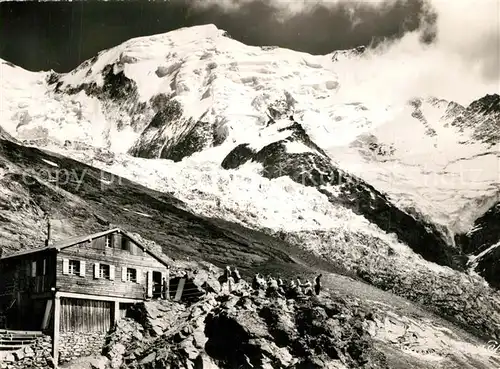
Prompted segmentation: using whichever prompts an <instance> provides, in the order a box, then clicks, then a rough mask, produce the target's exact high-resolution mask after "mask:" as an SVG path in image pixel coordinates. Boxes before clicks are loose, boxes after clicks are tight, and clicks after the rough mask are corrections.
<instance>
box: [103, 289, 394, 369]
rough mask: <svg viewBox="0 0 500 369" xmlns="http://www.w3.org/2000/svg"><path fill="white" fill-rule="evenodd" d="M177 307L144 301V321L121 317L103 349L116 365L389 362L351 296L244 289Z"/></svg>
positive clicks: (368, 364) (273, 365)
mask: <svg viewBox="0 0 500 369" xmlns="http://www.w3.org/2000/svg"><path fill="white" fill-rule="evenodd" d="M176 306H177V305H176V304H175V303H170V302H150V303H146V304H144V305H142V306H140V307H139V310H140V311H142V312H143V314H142V315H139V316H137V318H138V321H140V322H141V323H140V324H139V323H138V322H137V321H134V320H130V319H127V320H124V321H122V322H121V323H120V324H119V325H118V326H117V328H116V329H115V331H114V332H113V333H111V334H110V336H109V344H108V346H107V347H106V350H105V351H106V353H107V356H108V357H109V359H110V362H111V363H112V367H113V368H160V367H161V368H168V367H170V368H213V369H217V368H220V369H223V368H227V369H230V368H269V369H271V368H273V369H275V368H297V369H298V368H318V369H319V368H347V367H348V368H358V367H359V368H361V367H362V368H388V366H387V364H386V362H385V359H384V355H383V354H382V353H381V352H380V351H378V350H377V349H376V348H375V346H374V344H373V341H372V338H371V337H370V335H369V334H368V331H367V329H368V327H369V325H370V324H369V323H368V320H369V319H370V314H369V312H366V311H361V310H360V309H358V308H355V307H353V306H350V304H349V303H347V302H346V301H341V300H339V301H324V300H320V299H317V298H315V297H311V298H308V299H304V300H293V299H289V300H286V299H284V298H266V297H261V296H257V295H250V294H248V293H243V294H241V296H237V295H234V294H231V295H224V294H220V295H215V294H209V295H208V296H207V297H206V298H205V299H203V300H202V301H199V302H197V303H195V304H194V305H192V306H190V307H189V308H186V309H182V308H181V309H178V308H177V307H176ZM144 312H147V313H144ZM159 320H161V321H162V324H161V327H160V326H159V325H158V321H159ZM160 332H162V333H161V334H160ZM138 336H139V337H138Z"/></svg>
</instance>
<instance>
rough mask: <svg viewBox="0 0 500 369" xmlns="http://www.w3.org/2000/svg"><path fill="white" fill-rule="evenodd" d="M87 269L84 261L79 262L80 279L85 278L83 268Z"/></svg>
mask: <svg viewBox="0 0 500 369" xmlns="http://www.w3.org/2000/svg"><path fill="white" fill-rule="evenodd" d="M86 267H87V264H86V263H85V261H83V260H82V261H80V277H85V268H86Z"/></svg>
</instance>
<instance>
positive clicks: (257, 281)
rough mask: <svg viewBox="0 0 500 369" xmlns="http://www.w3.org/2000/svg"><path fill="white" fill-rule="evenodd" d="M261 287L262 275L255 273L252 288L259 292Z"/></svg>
mask: <svg viewBox="0 0 500 369" xmlns="http://www.w3.org/2000/svg"><path fill="white" fill-rule="evenodd" d="M259 287H260V275H259V273H255V275H254V276H253V279H252V288H253V289H254V290H258V289H259Z"/></svg>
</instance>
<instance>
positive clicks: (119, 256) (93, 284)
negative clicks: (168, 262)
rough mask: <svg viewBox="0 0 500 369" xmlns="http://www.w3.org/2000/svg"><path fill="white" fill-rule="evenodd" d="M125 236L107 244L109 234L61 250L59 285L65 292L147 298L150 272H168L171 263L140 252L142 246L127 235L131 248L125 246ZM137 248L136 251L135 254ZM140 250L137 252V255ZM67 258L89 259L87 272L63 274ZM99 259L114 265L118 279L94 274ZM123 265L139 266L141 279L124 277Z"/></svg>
mask: <svg viewBox="0 0 500 369" xmlns="http://www.w3.org/2000/svg"><path fill="white" fill-rule="evenodd" d="M122 237H123V238H125V236H122V235H120V236H119V237H118V236H117V235H114V237H113V239H112V242H111V244H112V245H113V246H114V247H104V246H103V245H105V237H100V238H97V239H95V240H93V241H92V242H84V243H81V244H78V245H75V246H72V247H68V248H66V249H63V250H61V251H60V252H59V253H58V256H57V268H56V273H57V288H58V290H59V291H62V292H73V293H82V294H90V295H99V296H109V297H126V298H134V299H143V298H144V297H145V294H146V292H147V288H146V287H147V278H146V272H147V271H148V270H149V271H157V272H160V273H166V272H167V270H168V269H167V267H166V266H165V265H164V264H162V263H160V262H159V261H158V260H157V259H155V258H154V257H152V256H151V255H149V254H147V253H144V252H140V253H139V252H137V249H138V247H137V246H134V245H133V242H132V241H131V240H129V239H128V238H127V243H128V246H127V247H128V248H129V249H128V250H123V249H122V247H123V245H124V242H123V239H122ZM132 252H133V254H132ZM134 254H137V255H134ZM63 259H69V260H82V261H86V263H85V276H77V275H66V274H63ZM95 263H102V264H108V265H113V266H114V267H115V279H114V280H109V279H100V278H97V279H96V278H95V277H94V265H95ZM122 267H129V268H134V269H137V273H138V277H139V278H138V280H139V282H138V283H136V282H128V281H125V282H124V281H122Z"/></svg>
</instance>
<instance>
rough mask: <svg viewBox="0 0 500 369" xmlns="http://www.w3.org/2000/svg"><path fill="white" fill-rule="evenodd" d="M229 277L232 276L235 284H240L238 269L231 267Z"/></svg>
mask: <svg viewBox="0 0 500 369" xmlns="http://www.w3.org/2000/svg"><path fill="white" fill-rule="evenodd" d="M231 275H232V277H233V279H234V282H235V283H240V281H241V275H240V272H239V271H238V269H236V267H233V271H232V273H231Z"/></svg>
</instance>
